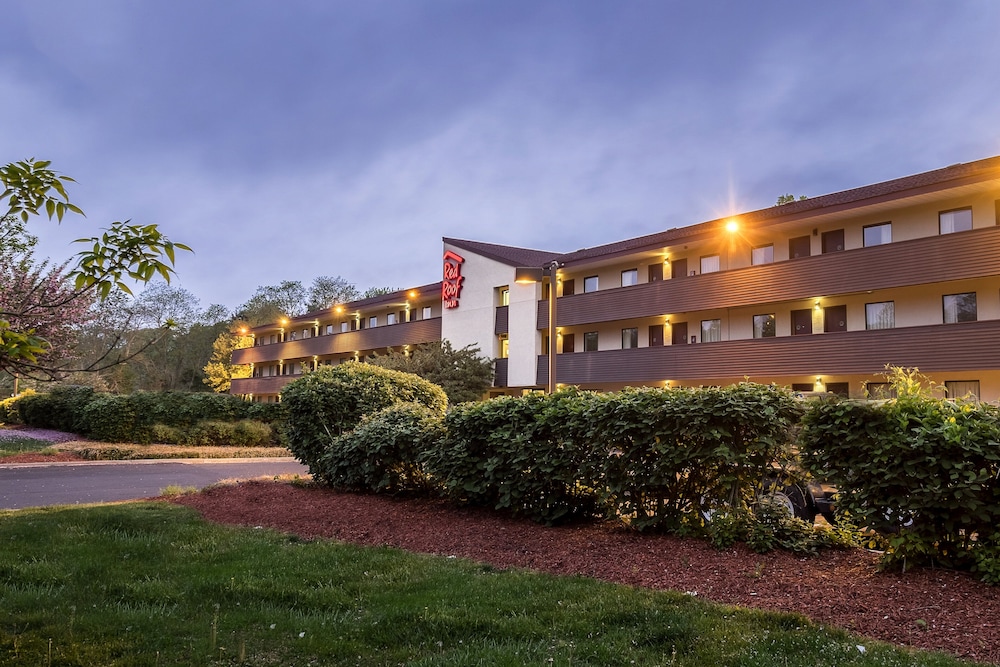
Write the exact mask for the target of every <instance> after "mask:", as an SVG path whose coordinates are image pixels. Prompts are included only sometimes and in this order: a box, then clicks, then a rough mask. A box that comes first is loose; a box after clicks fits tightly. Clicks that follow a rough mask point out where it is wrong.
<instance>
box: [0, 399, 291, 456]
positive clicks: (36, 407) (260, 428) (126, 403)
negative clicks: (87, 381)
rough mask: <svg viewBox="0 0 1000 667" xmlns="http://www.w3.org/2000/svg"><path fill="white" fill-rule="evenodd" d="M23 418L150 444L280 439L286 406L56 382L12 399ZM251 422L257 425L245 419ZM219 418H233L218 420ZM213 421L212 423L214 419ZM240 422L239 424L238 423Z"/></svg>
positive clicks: (37, 423)
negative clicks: (52, 386)
mask: <svg viewBox="0 0 1000 667" xmlns="http://www.w3.org/2000/svg"><path fill="white" fill-rule="evenodd" d="M15 405H16V408H17V411H18V414H19V416H20V419H21V421H22V422H23V423H25V424H27V425H29V426H33V427H36V428H50V429H55V430H58V431H67V432H69V433H77V434H79V435H82V436H84V437H87V438H93V439H94V440H101V441H104V442H134V443H138V444H148V443H150V442H162V440H159V438H160V437H168V436H169V437H170V438H172V439H171V440H170V442H174V441H179V442H180V443H183V444H196V443H197V442H203V444H232V445H247V444H248V443H249V442H251V441H255V442H261V443H262V444H264V445H269V444H278V441H279V433H280V429H279V428H278V425H279V424H280V422H281V420H282V418H283V415H284V412H283V410H282V407H281V405H280V404H277V403H247V402H245V401H243V400H241V399H239V398H237V397H235V396H229V395H226V394H209V393H184V392H136V393H133V394H122V395H119V394H106V393H99V392H95V391H94V390H93V389H92V388H90V387H57V388H55V389H53V390H52V391H51V392H49V393H45V394H35V395H32V396H25V397H23V398H22V399H21V400H19V401H17V403H16V404H15ZM248 421H252V422H255V423H256V425H255V426H250V425H247V424H246V422H248ZM219 423H228V424H232V425H230V426H225V427H221V426H217V424H219ZM213 424H214V425H213ZM239 424H242V425H239Z"/></svg>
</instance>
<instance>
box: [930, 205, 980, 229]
mask: <svg viewBox="0 0 1000 667" xmlns="http://www.w3.org/2000/svg"><path fill="white" fill-rule="evenodd" d="M938 222H939V224H940V225H941V233H942V234H953V233H955V232H967V231H969V230H970V229H972V209H971V208H960V209H957V210H954V211H941V212H940V213H938Z"/></svg>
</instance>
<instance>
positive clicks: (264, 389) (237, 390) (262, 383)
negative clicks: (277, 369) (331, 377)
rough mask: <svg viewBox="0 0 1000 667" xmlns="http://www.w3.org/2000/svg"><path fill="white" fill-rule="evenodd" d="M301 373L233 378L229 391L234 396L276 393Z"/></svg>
mask: <svg viewBox="0 0 1000 667" xmlns="http://www.w3.org/2000/svg"><path fill="white" fill-rule="evenodd" d="M300 377H302V376H301V375H273V376H271V377H266V378H240V379H237V380H233V382H232V384H231V385H230V387H229V393H230V394H233V395H234V396H245V395H247V394H254V395H258V396H262V395H265V394H278V393H280V392H281V388H282V387H284V386H285V385H286V384H288V383H289V382H291V381H293V380H297V379H299V378H300Z"/></svg>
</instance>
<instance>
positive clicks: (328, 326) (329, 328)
mask: <svg viewBox="0 0 1000 667" xmlns="http://www.w3.org/2000/svg"><path fill="white" fill-rule="evenodd" d="M332 333H333V325H332V324H327V325H326V335H327V336H329V335H330V334H332Z"/></svg>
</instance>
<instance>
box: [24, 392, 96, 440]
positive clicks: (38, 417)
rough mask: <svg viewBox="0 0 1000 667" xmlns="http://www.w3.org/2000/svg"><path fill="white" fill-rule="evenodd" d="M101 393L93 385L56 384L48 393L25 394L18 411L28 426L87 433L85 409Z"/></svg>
mask: <svg viewBox="0 0 1000 667" xmlns="http://www.w3.org/2000/svg"><path fill="white" fill-rule="evenodd" d="M98 395H99V394H96V393H95V392H94V390H93V388H92V387H78V386H66V387H55V388H53V389H52V391H50V392H48V393H46V394H35V395H33V396H26V397H24V398H23V399H22V400H20V401H18V402H17V410H18V413H19V414H20V416H21V421H23V422H24V423H25V424H27V425H28V426H34V427H35V428H50V429H54V430H56V431H66V432H67V433H83V432H84V430H83V421H82V420H83V411H84V408H85V407H86V406H87V404H88V403H90V402H91V401H92V400H94V398H95V397H96V396H98Z"/></svg>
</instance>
